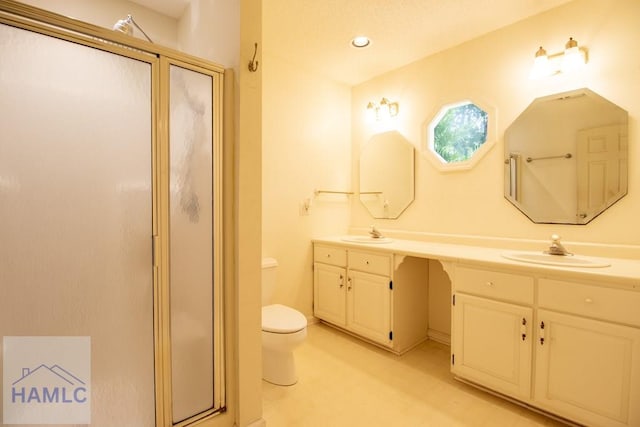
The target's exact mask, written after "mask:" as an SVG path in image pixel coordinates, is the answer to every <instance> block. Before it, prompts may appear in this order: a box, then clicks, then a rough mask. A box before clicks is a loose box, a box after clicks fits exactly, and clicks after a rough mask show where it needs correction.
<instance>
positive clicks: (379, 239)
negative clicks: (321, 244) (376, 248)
mask: <svg viewBox="0 0 640 427" xmlns="http://www.w3.org/2000/svg"><path fill="white" fill-rule="evenodd" d="M342 240H343V241H345V242H351V243H391V242H393V239H390V238H388V237H371V236H344V237H343V238H342Z"/></svg>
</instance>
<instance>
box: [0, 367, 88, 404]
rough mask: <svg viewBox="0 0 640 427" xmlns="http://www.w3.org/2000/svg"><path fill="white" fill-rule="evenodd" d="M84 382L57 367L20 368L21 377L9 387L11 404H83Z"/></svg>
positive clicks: (84, 398)
mask: <svg viewBox="0 0 640 427" xmlns="http://www.w3.org/2000/svg"><path fill="white" fill-rule="evenodd" d="M86 401H87V387H86V384H85V382H84V381H82V380H81V379H80V378H78V377H76V376H75V375H73V374H72V373H71V372H69V371H67V370H66V369H64V368H62V367H61V366H58V365H53V366H51V367H49V366H46V365H40V366H38V367H37V368H35V369H29V368H22V377H21V378H20V379H18V380H17V381H15V382H14V383H13V384H12V387H11V403H73V402H76V403H84V402H86Z"/></svg>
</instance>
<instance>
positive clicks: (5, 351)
mask: <svg viewBox="0 0 640 427" xmlns="http://www.w3.org/2000/svg"><path fill="white" fill-rule="evenodd" d="M223 77H224V72H223V70H222V69H221V68H220V67H218V66H216V65H214V64H211V63H208V62H207V61H203V60H199V59H197V58H193V57H190V56H187V55H183V54H180V53H178V52H174V51H172V50H169V49H165V48H162V47H159V46H156V45H153V44H151V43H146V42H144V41H140V40H138V39H133V38H131V37H126V36H123V35H120V34H116V33H112V32H110V31H107V30H104V29H100V28H98V27H94V26H91V25H89V24H83V23H79V22H77V21H74V20H72V19H69V18H64V17H61V16H58V15H55V14H51V13H48V12H43V11H40V10H38V9H35V8H32V7H28V6H24V5H20V4H19V3H13V2H10V1H9V2H3V3H1V4H0V336H1V337H3V340H2V342H0V345H1V346H2V352H0V359H2V360H3V363H2V366H3V369H2V372H0V380H1V384H2V396H3V405H2V407H1V408H0V419H2V420H4V423H5V424H8V425H11V424H18V423H19V424H25V423H26V424H29V423H32V424H44V422H35V421H33V420H36V421H37V420H40V421H42V420H41V419H39V418H38V417H43V416H44V417H46V416H47V415H46V414H47V413H48V412H47V411H48V410H49V409H51V407H53V406H55V405H58V406H62V407H64V406H65V405H61V402H67V400H63V399H71V398H70V397H68V395H65V394H64V390H66V389H64V387H63V386H66V384H62V385H59V386H58V385H56V386H55V388H53V386H52V384H51V383H45V384H42V383H34V381H36V379H32V378H34V377H35V375H31V374H35V373H36V372H38V371H39V372H42V371H45V369H44V368H43V369H38V368H42V367H45V368H46V372H47V374H49V376H53V377H55V380H56V381H58V382H59V383H64V381H62V380H61V379H60V378H62V379H63V380H67V382H69V380H70V379H71V378H73V379H74V380H78V381H79V383H81V384H82V386H83V387H82V389H83V390H89V391H88V392H87V394H86V396H85V395H78V394H76V395H74V397H75V398H77V402H76V403H78V405H80V404H90V406H87V409H88V410H89V413H90V424H91V425H92V426H96V427H102V426H104V427H111V426H141V427H146V426H149V427H151V426H167V425H187V424H189V423H191V422H193V421H196V420H203V419H206V418H208V417H209V418H210V417H213V416H215V414H216V413H218V412H220V411H223V410H224V406H225V378H224V355H225V351H224V348H223V344H224V340H223V331H224V324H223V320H224V316H223V303H222V299H223V295H222V291H223V287H222V252H223V242H222V218H221V215H222V183H221V177H222V171H221V165H222V158H221V156H222V151H221V150H222V148H221V144H222V141H221V138H222V129H221V125H222V108H221V106H222V84H223ZM15 337H22V338H24V337H26V338H27V339H28V340H32V341H35V340H37V339H39V338H41V337H76V338H77V337H83V338H84V339H86V340H87V341H88V342H90V356H89V357H88V359H89V360H88V363H89V364H90V370H89V371H88V372H89V374H86V375H85V376H84V377H82V376H81V375H78V374H77V372H75V373H74V372H73V368H72V367H70V366H68V365H67V366H64V365H63V364H62V363H61V362H60V360H59V359H56V357H57V356H53V355H54V354H57V353H55V352H51V353H49V352H41V353H38V352H33V351H25V350H23V351H25V352H24V353H22V354H20V353H15V352H17V351H19V350H20V349H15V348H14V347H13V343H14V342H15V341H12V340H13V339H14V338H15ZM14 353H15V354H18V356H20V357H19V358H18V360H19V363H21V364H22V365H26V366H20V367H19V370H16V369H13V368H14V367H12V366H10V365H11V364H10V363H9V359H11V360H14V359H15V354H14ZM63 353H64V349H63ZM63 372H64V373H63ZM72 373H74V376H71V374H72ZM41 380H42V379H40V378H39V379H38V381H41ZM49 380H51V378H50V379H49ZM27 381H31V383H30V386H29V387H30V388H27V389H25V388H18V389H16V387H17V386H18V385H21V384H22V383H26V382H27ZM42 381H45V382H46V381H47V380H46V379H45V380H42ZM47 387H48V388H47ZM58 387H59V390H61V391H60V393H61V394H57V393H58V392H57V391H56V394H54V393H53V391H52V390H58ZM16 390H18V391H16ZM25 390H26V391H25ZM34 390H35V391H34ZM38 390H42V391H43V393H44V394H38ZM77 390H78V389H77V388H76V392H77ZM33 393H35V394H33ZM78 396H80V397H78ZM36 397H37V399H36ZM85 397H86V398H85ZM54 400H55V401H54ZM69 401H70V400H69ZM26 404H29V405H26ZM47 404H48V405H49V406H47ZM36 407H37V409H34V408H36ZM69 407H71V405H67V406H66V408H69ZM54 409H55V408H54ZM58 409H60V408H58ZM69 412H73V411H72V410H67V412H66V413H65V412H64V410H63V411H62V413H61V415H60V416H61V417H62V419H63V420H64V419H65V418H64V417H65V416H67V415H69V416H70V415H72V414H69ZM43 414H44V415H43ZM30 417H31V418H30ZM52 419H53V418H49V419H48V421H51V420H52ZM56 419H57V418H56ZM68 419H69V420H72V419H73V417H70V418H68ZM25 420H26V421H25ZM29 420H32V421H29ZM0 423H2V422H1V421H0ZM74 423H75V422H74V421H68V422H66V424H68V425H71V424H74ZM58 424H65V422H62V423H58Z"/></svg>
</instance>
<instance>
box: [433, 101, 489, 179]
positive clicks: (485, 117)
mask: <svg viewBox="0 0 640 427" xmlns="http://www.w3.org/2000/svg"><path fill="white" fill-rule="evenodd" d="M486 110H487V109H486V108H483V107H480V106H478V105H477V104H476V103H474V102H472V101H469V100H465V101H461V102H457V103H453V104H448V105H445V106H443V107H442V108H441V109H440V110H439V111H438V113H437V114H436V115H435V117H434V118H433V120H431V122H430V123H429V125H428V129H427V136H428V144H427V147H426V148H427V150H426V151H427V152H428V153H429V154H430V156H432V157H433V158H434V159H435V160H436V162H435V163H436V165H438V167H440V166H442V169H465V168H469V167H471V164H472V160H473V161H475V160H477V159H476V157H481V156H476V153H479V152H483V151H486V149H487V147H485V143H486V142H487V141H489V138H488V137H489V133H490V129H489V112H487V111H486Z"/></svg>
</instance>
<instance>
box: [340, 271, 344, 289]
mask: <svg viewBox="0 0 640 427" xmlns="http://www.w3.org/2000/svg"><path fill="white" fill-rule="evenodd" d="M340 287H341V288H343V287H344V276H343V275H342V274H341V275H340Z"/></svg>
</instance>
